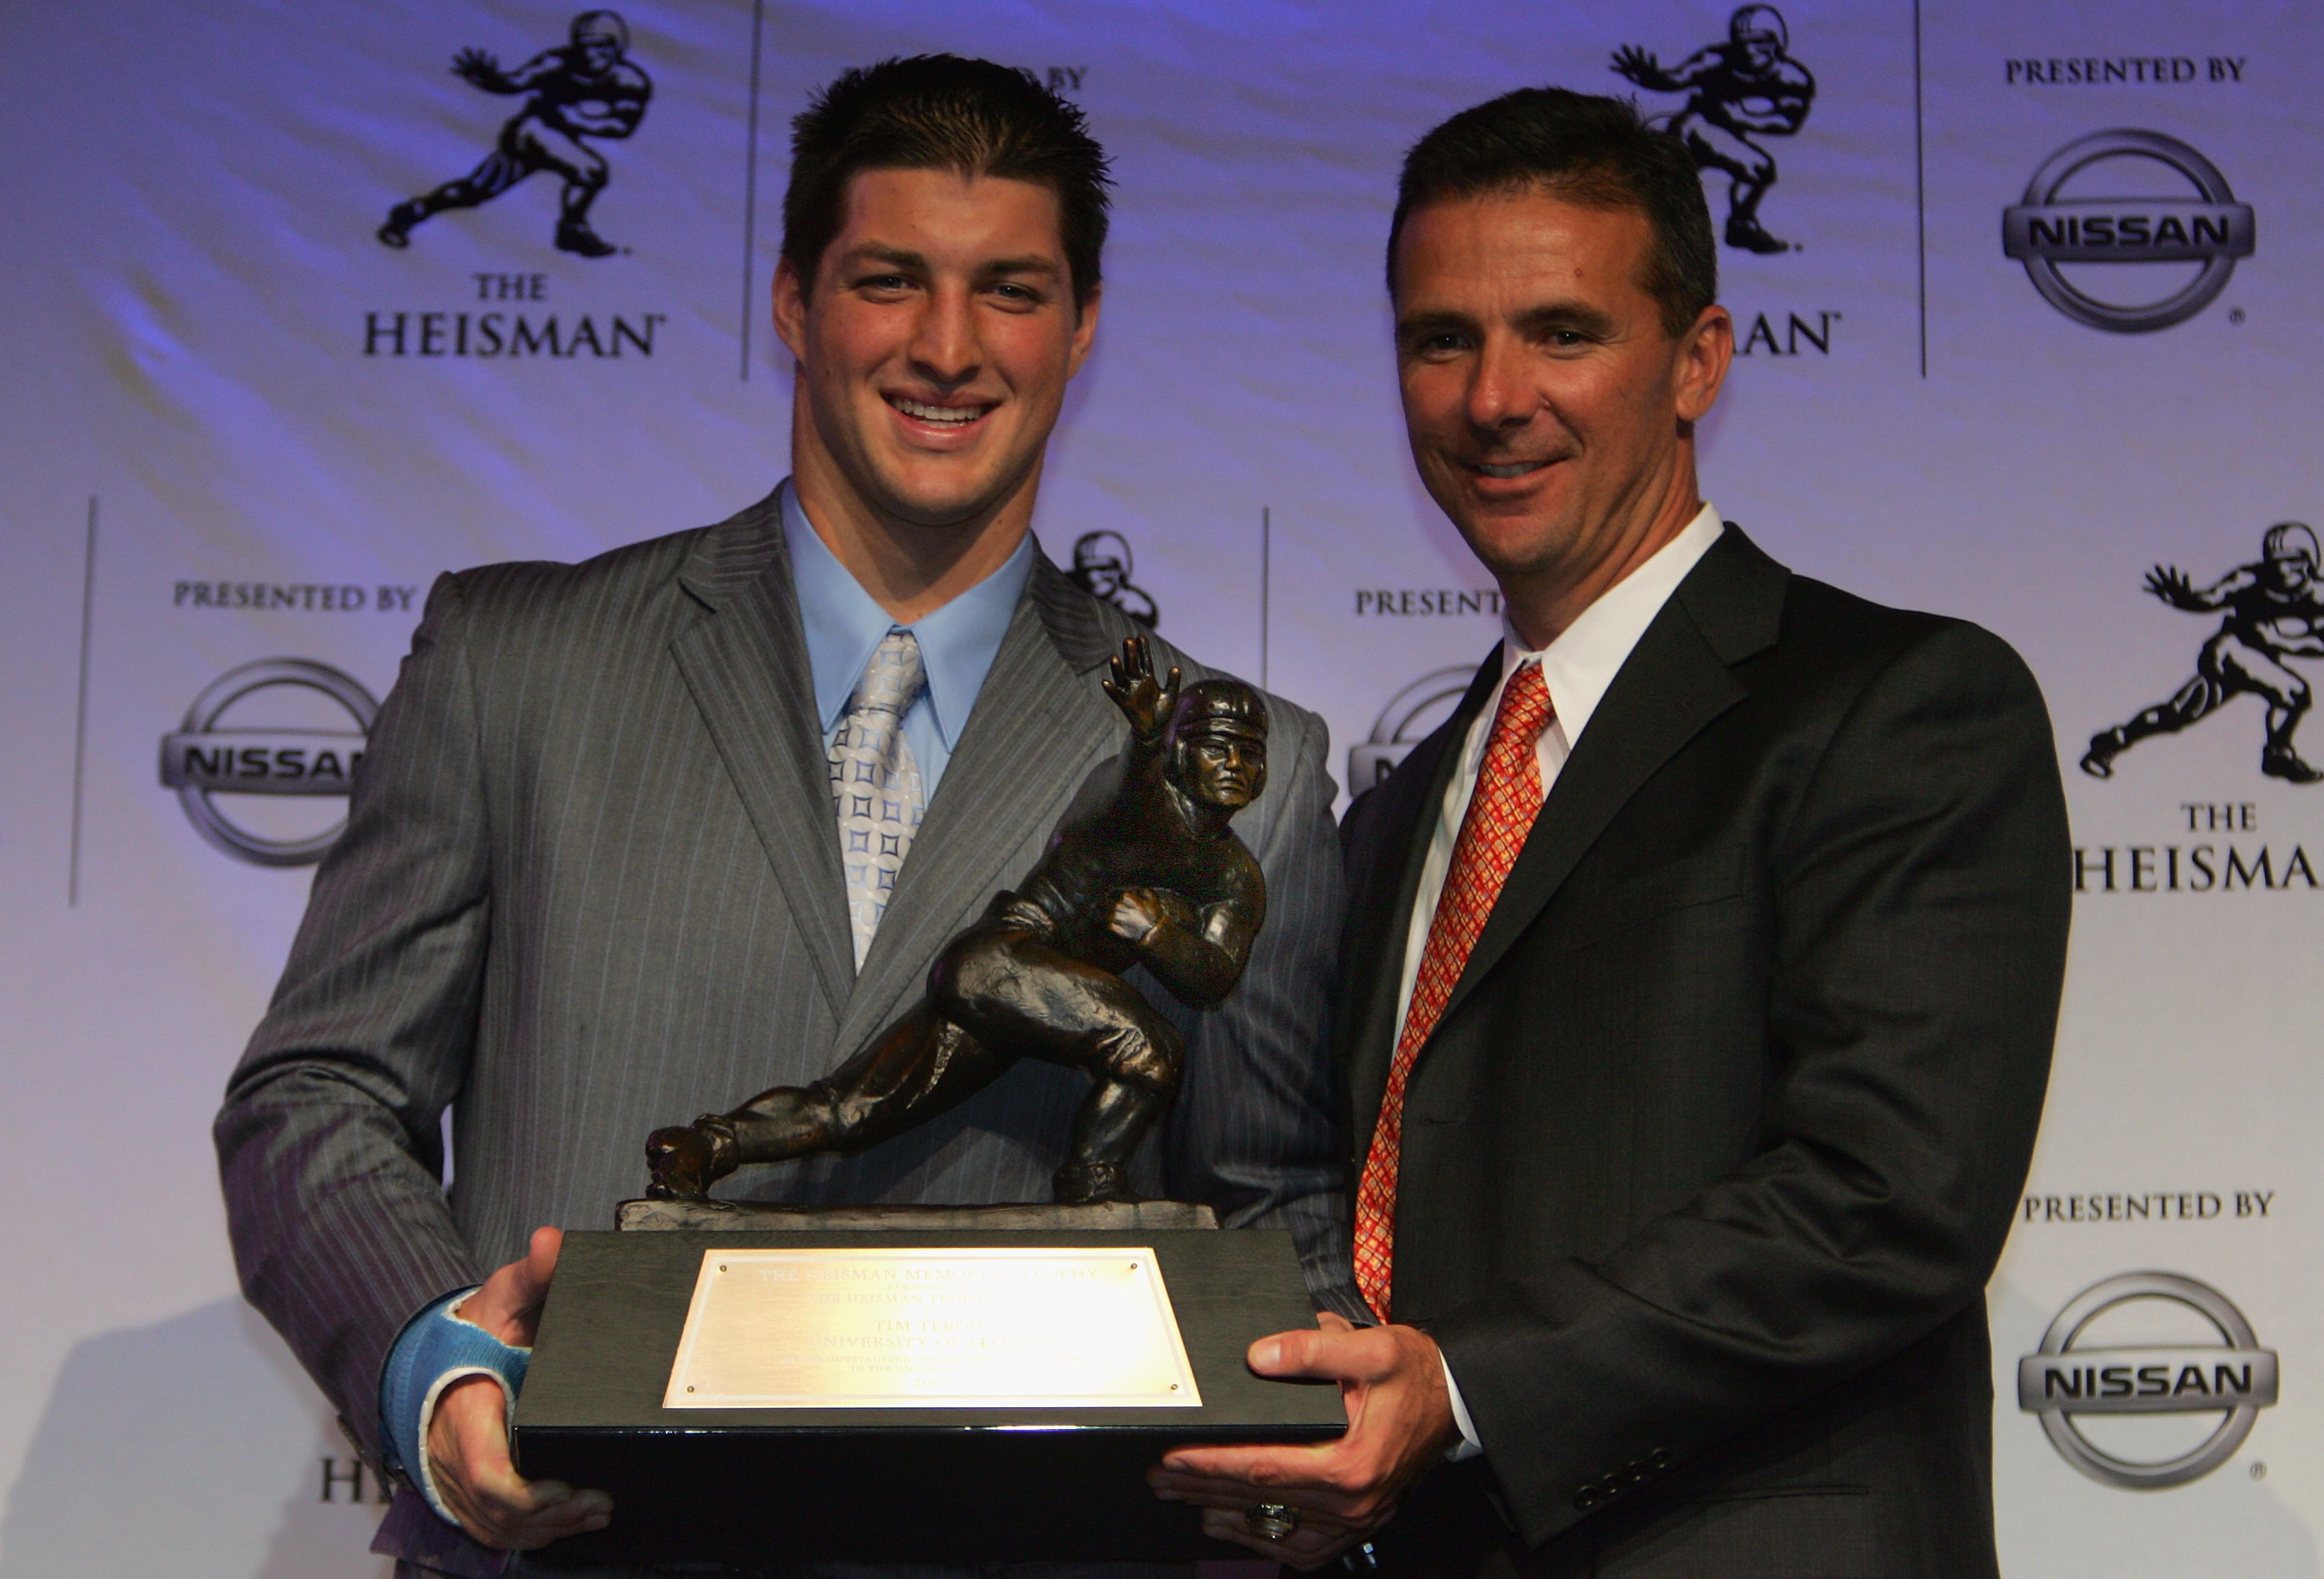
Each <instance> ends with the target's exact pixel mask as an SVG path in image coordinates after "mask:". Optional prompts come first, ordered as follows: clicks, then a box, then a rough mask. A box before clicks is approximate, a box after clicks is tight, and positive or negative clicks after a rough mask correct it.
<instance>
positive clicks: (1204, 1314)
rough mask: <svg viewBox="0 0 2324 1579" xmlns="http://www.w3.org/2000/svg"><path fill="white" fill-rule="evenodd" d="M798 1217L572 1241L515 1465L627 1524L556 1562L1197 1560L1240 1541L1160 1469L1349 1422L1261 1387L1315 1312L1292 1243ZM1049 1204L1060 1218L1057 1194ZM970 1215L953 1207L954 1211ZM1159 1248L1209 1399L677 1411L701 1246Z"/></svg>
mask: <svg viewBox="0 0 2324 1579" xmlns="http://www.w3.org/2000/svg"><path fill="white" fill-rule="evenodd" d="M990 1210H991V1209H990V1208H972V1209H969V1210H968V1211H966V1212H964V1213H963V1214H961V1215H962V1216H964V1217H966V1218H968V1219H969V1221H971V1222H972V1223H974V1226H973V1227H969V1228H966V1229H954V1230H949V1231H947V1230H939V1229H934V1228H928V1227H925V1226H922V1225H921V1224H920V1223H917V1222H915V1223H912V1224H911V1225H910V1226H908V1227H906V1226H900V1225H899V1226H898V1227H891V1228H882V1229H870V1230H866V1229H854V1230H852V1231H837V1230H827V1229H825V1230H813V1229H804V1228H799V1227H796V1226H787V1227H782V1228H776V1229H773V1230H771V1231H770V1230H766V1229H742V1228H724V1227H722V1228H720V1229H718V1230H714V1231H710V1232H702V1231H687V1230H674V1231H670V1232H663V1233H568V1234H567V1235H566V1236H565V1248H564V1251H563V1253H562V1254H561V1255H560V1256H559V1258H558V1268H557V1279H556V1282H555V1284H554V1286H553V1287H552V1288H551V1291H550V1295H549V1305H548V1307H547V1309H546V1310H545V1311H544V1312H543V1313H542V1316H541V1324H540V1330H539V1337H538V1340H537V1341H536V1344H535V1346H534V1351H533V1358H532V1365H531V1369H530V1371H529V1372H528V1374H527V1376H526V1379H525V1386H524V1390H523V1393H522V1395H521V1398H520V1399H519V1401H518V1404H517V1410H516V1427H515V1443H516V1454H517V1462H518V1465H519V1467H520V1468H521V1470H522V1471H523V1473H525V1474H527V1475H530V1476H532V1477H535V1478H541V1477H554V1478H556V1479H558V1480H561V1481H565V1482H567V1483H569V1484H572V1485H576V1486H588V1487H595V1488H599V1489H602V1490H604V1491H608V1492H610V1493H611V1494H612V1496H613V1521H612V1524H611V1525H610V1526H609V1527H608V1528H605V1529H604V1530H602V1531H599V1532H597V1533H596V1534H595V1535H587V1536H580V1537H575V1538H573V1539H571V1540H565V1541H559V1542H558V1543H556V1544H555V1545H554V1546H552V1547H548V1548H546V1549H545V1550H543V1551H541V1552H539V1553H537V1554H534V1556H533V1558H532V1560H534V1561H536V1562H539V1563H543V1564H547V1565H557V1566H576V1567H586V1566H590V1565H621V1564H632V1565H636V1564H667V1563H689V1562H690V1563H705V1562H709V1563H731V1564H734V1565H738V1566H743V1567H764V1566H767V1565H770V1564H779V1563H785V1562H790V1561H798V1560H806V1559H813V1558H825V1559H830V1558H838V1559H855V1560H866V1561H916V1562H935V1563H955V1564H956V1563H966V1562H984V1561H1050V1560H1065V1561H1131V1562H1137V1561H1145V1562H1170V1561H1181V1562H1190V1561H1195V1560H1198V1559H1202V1558H1205V1557H1208V1558H1221V1557H1231V1556H1236V1555H1237V1553H1236V1551H1235V1548H1232V1547H1227V1546H1224V1545H1222V1544H1221V1543H1220V1542H1217V1541H1215V1540H1212V1539H1210V1538H1208V1537H1204V1536H1203V1534H1202V1533H1201V1529H1200V1526H1199V1519H1198V1516H1197V1514H1196V1513H1195V1511H1194V1510H1193V1509H1191V1508H1188V1507H1185V1505H1183V1504H1179V1503H1166V1502H1160V1501H1156V1500H1155V1497H1154V1494H1153V1492H1152V1491H1149V1490H1148V1488H1147V1485H1146V1482H1145V1475H1146V1472H1147V1470H1148V1468H1149V1467H1151V1466H1152V1465H1153V1464H1154V1463H1155V1462H1156V1461H1157V1459H1159V1458H1160V1457H1161V1455H1162V1454H1163V1453H1164V1452H1165V1451H1166V1450H1167V1449H1168V1448H1170V1447H1173V1446H1176V1445H1184V1444H1192V1443H1234V1442H1314V1441H1323V1440H1328V1439H1329V1438H1332V1437H1334V1436H1338V1435H1340V1433H1341V1432H1342V1430H1343V1429H1344V1428H1345V1426H1346V1416H1345V1413H1344V1412H1343V1410H1342V1408H1341V1405H1340V1399H1339V1392H1338V1390H1337V1389H1336V1388H1333V1387H1331V1386H1328V1385H1302V1384H1296V1383H1286V1382H1278V1381H1267V1380H1261V1379H1259V1378H1258V1377H1255V1376H1253V1375H1252V1374H1251V1373H1250V1371H1249V1369H1248V1368H1246V1367H1245V1365H1244V1364H1243V1353H1244V1351H1245V1350H1246V1349H1247V1348H1248V1347H1249V1346H1250V1343H1251V1341H1252V1340H1253V1339H1255V1338H1259V1337H1262V1336H1264V1335H1266V1334H1268V1333H1271V1332H1280V1331H1283V1330H1285V1329H1286V1328H1291V1327H1304V1326H1309V1325H1314V1307H1313V1304H1312V1303H1311V1301H1310V1300H1309V1298H1308V1296H1307V1292H1306V1288H1305V1283H1304V1281H1303V1280H1302V1279H1301V1277H1300V1273H1299V1263H1298V1259H1297V1257H1296V1253H1295V1252H1294V1251H1293V1249H1292V1244H1291V1236H1290V1235H1289V1234H1287V1233H1269V1232H1263V1231H1259V1230H1243V1231H1239V1232H1233V1233H1221V1232H1218V1231H1216V1230H1207V1231H1205V1230H1199V1229H1164V1228H1150V1227H1149V1228H1139V1229H1128V1230H1121V1229H1115V1230H1080V1231H1056V1230H1052V1231H1033V1230H1017V1231H1014V1232H1010V1231H1005V1230H1000V1229H996V1228H993V1227H991V1226H989V1225H988V1224H989V1222H990V1219H989V1218H986V1219H984V1220H982V1221H979V1220H978V1214H980V1213H982V1212H989V1211H990ZM1048 1210H1054V1208H1050V1209H1048ZM954 1220H955V1221H958V1219H957V1218H955V1219H954ZM1122 1244H1137V1245H1144V1246H1150V1247H1151V1248H1152V1249H1153V1251H1154V1254H1155V1260H1156V1261H1157V1265H1158V1266H1159V1268H1160V1270H1161V1272H1162V1276H1163V1280H1164V1282H1165V1284H1166V1285H1167V1288H1168V1289H1169V1295H1170V1303H1171V1307H1172V1309H1173V1311H1174V1312H1175V1314H1176V1316H1177V1320H1178V1326H1179V1332H1180V1335H1181V1337H1182V1339H1183V1340H1184V1343H1185V1350H1186V1358H1187V1361H1188V1362H1189V1363H1190V1365H1191V1366H1192V1368H1193V1371H1194V1379H1195V1385H1196V1387H1197V1389H1198V1390H1199V1391H1200V1393H1201V1396H1202V1399H1203V1402H1202V1406H1201V1407H1200V1408H1018V1409H1000V1408H879V1409H861V1408H833V1409H800V1408H786V1409H665V1408H662V1407H661V1399H662V1394H663V1390H664V1389H665V1388H666V1387H667V1386H668V1384H669V1373H670V1367H671V1364H672V1362H673V1361H674V1360H675V1358H676V1356H677V1351H678V1338H679V1334H681V1333H682V1332H683V1330H684V1328H685V1325H686V1316H687V1307H688V1305H689V1302H690V1301H691V1299H692V1297H693V1293H694V1285H695V1279H696V1272H697V1270H698V1269H699V1268H700V1266H701V1263H702V1256H703V1252H704V1251H705V1250H710V1249H720V1250H727V1249H733V1250H740V1249H746V1248H748V1249H795V1248H807V1247H815V1246H832V1247H844V1248H878V1249H893V1248H897V1247H899V1246H903V1245H910V1246H926V1247H928V1248H930V1249H940V1248H951V1247H958V1246H1024V1247H1028V1248H1031V1247H1041V1246H1105V1245H1122Z"/></svg>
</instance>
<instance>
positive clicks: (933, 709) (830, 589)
mask: <svg viewBox="0 0 2324 1579" xmlns="http://www.w3.org/2000/svg"><path fill="white" fill-rule="evenodd" d="M782 498H783V505H782V512H783V540H784V543H785V544H786V545H787V546H788V549H789V550H790V562H791V585H792V586H793V588H794V589H795V591H796V592H797V593H798V610H799V624H800V627H801V628H802V629H803V630H804V631H805V632H806V634H807V670H808V673H809V675H810V677H811V678H812V679H813V680H814V683H815V712H816V718H817V719H818V720H819V721H820V722H821V723H822V725H823V742H824V744H825V747H828V746H829V745H830V744H831V737H832V736H833V735H835V734H838V733H839V725H840V723H841V721H842V720H844V718H845V717H846V716H847V704H848V701H849V700H850V699H851V698H852V697H853V696H854V694H855V682H856V681H857V680H858V679H861V678H862V674H863V668H864V665H866V664H868V663H870V662H871V654H872V651H873V650H875V649H876V648H877V647H878V646H879V645H880V642H881V639H882V638H883V637H885V636H886V635H887V634H888V633H889V632H890V631H898V630H902V631H909V632H911V633H912V634H913V635H914V636H915V637H917V638H918V640H919V643H920V662H921V666H922V668H923V669H924V670H925V672H926V673H927V689H926V690H924V691H922V692H921V693H920V697H919V700H918V701H916V702H914V703H913V704H912V706H911V707H910V709H909V710H908V712H906V713H905V715H904V738H905V739H906V740H908V741H909V742H910V743H911V746H912V755H913V756H914V757H916V758H918V761H919V765H920V783H921V785H922V786H923V787H924V788H925V789H926V790H927V794H928V795H929V796H930V797H931V798H933V797H934V796H935V795H936V781H937V780H940V779H942V778H943V777H944V771H945V764H946V763H947V762H951V761H952V753H953V748H954V746H956V745H958V744H959V743H960V732H961V730H962V729H963V728H964V727H966V725H967V724H968V715H969V710H970V709H971V708H973V706H976V693H977V692H978V691H979V690H982V688H983V687H984V677H985V675H986V674H987V673H989V672H990V671H991V668H992V660H993V659H994V658H996V657H997V656H999V655H1000V652H1001V638H1002V637H1004V636H1006V635H1007V634H1008V633H1009V622H1010V620H1012V619H1014V618H1015V617H1016V614H1017V600H1018V598H1019V597H1020V596H1023V594H1024V591H1025V581H1026V578H1027V577H1029V576H1030V575H1032V573H1033V552H1034V549H1033V538H1032V534H1031V533H1030V532H1028V533H1027V534H1026V536H1025V539H1024V540H1023V541H1022V542H1019V544H1018V545H1017V551H1016V552H1014V553H1012V554H1010V556H1009V558H1008V559H1006V560H1004V561H1002V563H1001V568H1000V569H998V570H995V571H994V572H993V573H992V574H991V575H990V576H988V577H985V578H984V579H983V580H982V581H980V582H978V583H977V584H976V585H975V586H972V587H970V588H969V589H968V590H967V591H966V592H964V593H962V594H961V595H960V596H958V597H955V598H954V599H953V600H952V601H951V602H950V603H947V604H945V605H944V606H943V607H942V608H939V609H936V611H934V612H933V613H930V614H924V615H922V616H921V617H920V618H919V620H918V621H917V622H916V623H912V624H909V625H899V624H897V623H895V621H893V620H891V619H890V618H889V617H888V611H887V610H885V609H883V608H881V606H880V605H879V603H878V602H877V601H876V600H875V599H874V598H873V597H872V596H871V594H870V593H868V592H866V591H864V590H863V587H862V584H861V583H859V582H858V581H857V580H856V579H855V577H853V575H852V574H850V573H849V571H848V568H847V567H846V566H844V565H843V564H841V563H840V562H839V559H838V556H836V555H835V554H834V553H833V552H832V551H831V550H830V549H827V548H825V547H824V546H823V540H822V539H821V538H819V537H817V536H816V535H815V528H814V527H812V526H810V525H808V524H807V512H805V511H803V510H801V509H800V508H799V503H798V494H795V493H793V492H792V490H791V485H790V484H789V483H788V482H786V483H785V484H784V485H783V487H782ZM835 826H836V824H835ZM471 1292H473V1290H471V1289H462V1290H460V1291H459V1292H457V1293H455V1294H447V1295H446V1296H445V1297H443V1298H442V1299H439V1300H438V1301H437V1302H436V1303H435V1304H433V1305H431V1306H429V1307H428V1308H427V1309H426V1310H424V1311H422V1312H420V1314H419V1315H418V1316H414V1317H412V1318H411V1321H410V1323H409V1324H408V1325H406V1326H405V1327H404V1329H403V1331H402V1332H401V1333H400V1334H397V1336H396V1340H395V1344H394V1347H392V1349H390V1350H389V1351H388V1357H387V1365H386V1367H385V1369H384V1370H383V1371H382V1373H381V1377H380V1400H379V1402H380V1425H381V1427H383V1429H382V1431H381V1436H382V1438H383V1441H384V1442H385V1444H386V1447H387V1451H388V1454H389V1455H390V1457H391V1459H392V1460H393V1461H395V1467H397V1468H400V1469H401V1470H402V1471H403V1472H404V1473H406V1474H407V1475H409V1476H410V1478H411V1479H412V1480H413V1481H414V1482H417V1483H418V1484H419V1486H420V1491H421V1494H422V1495H424V1496H425V1497H426V1498H427V1499H428V1502H429V1506H430V1507H432V1508H434V1509H435V1510H436V1511H437V1512H438V1514H440V1515H442V1516H443V1517H444V1518H446V1519H449V1518H450V1517H451V1515H450V1514H449V1513H448V1512H447V1511H446V1510H445V1508H444V1505H443V1503H442V1502H441V1501H438V1498H437V1495H436V1486H435V1482H434V1479H433V1477H432V1476H430V1475H429V1473H428V1464H427V1455H426V1449H425V1446H424V1444H423V1440H422V1438H423V1436H424V1433H425V1432H426V1430H427V1417H428V1415H429V1412H430V1411H431V1410H432V1409H433V1408H434V1407H435V1402H436V1399H437V1397H438V1395H439V1394H441V1393H442V1391H443V1390H444V1389H445V1388H446V1387H447V1386H448V1385H449V1384H450V1383H452V1382H454V1381H457V1380H459V1379H460V1378H461V1377H463V1376H468V1375H476V1374H482V1375H489V1376H493V1377H494V1378H496V1379H497V1380H499V1381H500V1384H501V1387H502V1390H503V1391H504V1392H505V1393H506V1394H507V1395H508V1398H509V1399H510V1401H511V1403H512V1405H513V1403H514V1400H515V1399H516V1396H517V1391H518V1390H519V1389H520V1388H521V1387H522V1386H523V1384H524V1367H525V1364H526V1362H528V1361H529V1360H530V1358H531V1351H530V1350H529V1349H512V1348H510V1347H509V1346H508V1345H506V1344H503V1343H501V1342H500V1341H499V1340H498V1339H496V1338H494V1337H493V1336H492V1335H491V1334H488V1333H486V1332H484V1331H483V1329H481V1328H478V1327H475V1326H471V1325H468V1324H467V1323H466V1322H464V1321H460V1320H457V1319H456V1318H455V1317H454V1316H453V1315H452V1309H453V1307H455V1306H456V1305H457V1304H458V1303H459V1302H460V1300H461V1299H463V1298H464V1297H466V1295H468V1294H469V1293H471ZM511 1412H512V1413H513V1408H512V1411H511Z"/></svg>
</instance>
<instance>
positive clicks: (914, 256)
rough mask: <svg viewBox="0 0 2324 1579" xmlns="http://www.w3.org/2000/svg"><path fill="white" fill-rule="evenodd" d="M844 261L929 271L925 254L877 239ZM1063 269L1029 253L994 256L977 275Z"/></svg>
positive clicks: (1048, 272)
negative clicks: (1006, 256) (1005, 256)
mask: <svg viewBox="0 0 2324 1579" xmlns="http://www.w3.org/2000/svg"><path fill="white" fill-rule="evenodd" d="M847 262H848V263H849V264H850V265H861V264H863V263H885V264H887V265H888V266H889V267H890V268H895V269H909V270H912V271H914V272H918V273H927V272H929V270H928V260H927V256H926V255H925V254H921V253H916V252H912V251H909V250H908V249H906V248H903V247H894V246H881V245H879V244H878V243H877V242H866V243H865V244H863V245H861V246H858V247H855V248H853V249H852V250H851V251H850V252H849V253H848V254H847ZM1063 272H1065V271H1064V270H1063V269H1062V268H1061V267H1060V266H1059V265H1058V263H1056V260H1055V259H1053V258H1047V257H1043V256H1041V255H1040V254H1037V253H1028V254H1025V255H1023V256H1022V257H1013V258H993V259H991V261H989V262H987V263H983V264H982V265H981V266H980V267H979V268H978V270H977V273H978V275H979V276H980V277H981V278H984V279H991V278H993V277H995V276H997V275H1001V274H1045V275H1048V276H1050V277H1052V278H1054V277H1056V275H1058V274H1061V273H1063Z"/></svg>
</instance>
